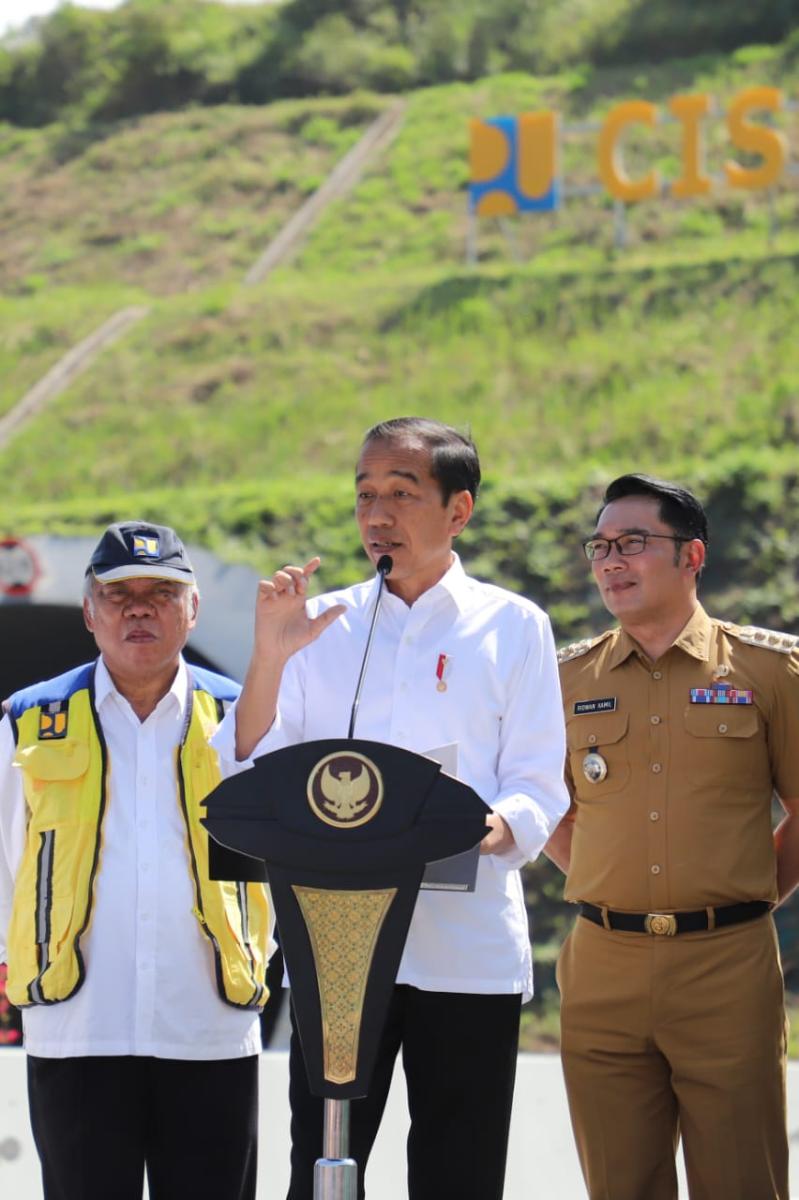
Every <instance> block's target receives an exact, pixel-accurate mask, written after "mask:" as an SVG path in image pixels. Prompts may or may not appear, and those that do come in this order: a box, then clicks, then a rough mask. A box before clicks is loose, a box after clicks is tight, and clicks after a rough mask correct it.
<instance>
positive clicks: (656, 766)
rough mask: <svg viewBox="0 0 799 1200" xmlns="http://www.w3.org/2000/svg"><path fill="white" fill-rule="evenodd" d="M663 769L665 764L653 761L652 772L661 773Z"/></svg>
mask: <svg viewBox="0 0 799 1200" xmlns="http://www.w3.org/2000/svg"><path fill="white" fill-rule="evenodd" d="M662 770H663V766H662V765H661V763H652V773H653V774H654V775H659V774H660V772H661V771H662Z"/></svg>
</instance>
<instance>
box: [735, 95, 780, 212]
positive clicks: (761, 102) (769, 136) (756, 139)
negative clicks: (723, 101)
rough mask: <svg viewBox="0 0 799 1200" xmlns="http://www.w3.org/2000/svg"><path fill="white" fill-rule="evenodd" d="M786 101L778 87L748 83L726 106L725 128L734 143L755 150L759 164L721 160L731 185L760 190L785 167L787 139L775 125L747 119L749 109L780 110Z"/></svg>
mask: <svg viewBox="0 0 799 1200" xmlns="http://www.w3.org/2000/svg"><path fill="white" fill-rule="evenodd" d="M784 104H785V96H784V94H783V92H782V91H781V90H780V88H775V87H751V88H747V89H746V91H744V92H740V93H739V94H738V95H737V96H736V97H735V99H734V100H733V102H732V104H731V105H730V107H729V109H728V110H727V128H728V130H729V132H730V138H731V139H732V142H733V145H735V146H737V147H738V149H739V150H746V151H747V152H748V153H749V154H758V155H759V156H760V158H761V159H762V162H761V163H760V165H759V166H756V167H742V166H740V165H739V164H738V163H737V162H727V163H725V164H724V174H725V175H726V176H727V182H728V183H729V185H730V187H736V188H746V189H747V190H749V191H759V190H760V189H761V188H768V187H772V186H773V185H774V184H775V183H776V182H777V180H778V179H779V177H780V175H782V172H783V171H784V170H785V163H786V162H787V159H788V143H787V140H786V138H785V135H784V134H782V133H780V132H779V130H777V129H767V128H765V127H764V126H763V125H755V124H753V122H751V121H749V120H747V117H748V115H749V114H750V113H751V112H757V111H765V112H769V113H776V112H779V111H780V109H781V108H782V107H783V106H784Z"/></svg>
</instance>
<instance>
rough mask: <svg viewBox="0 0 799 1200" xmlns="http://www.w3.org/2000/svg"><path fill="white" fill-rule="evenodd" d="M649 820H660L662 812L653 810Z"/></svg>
mask: <svg viewBox="0 0 799 1200" xmlns="http://www.w3.org/2000/svg"><path fill="white" fill-rule="evenodd" d="M649 820H650V821H659V820H660V813H659V812H654V811H653V812H651V813H650V814H649Z"/></svg>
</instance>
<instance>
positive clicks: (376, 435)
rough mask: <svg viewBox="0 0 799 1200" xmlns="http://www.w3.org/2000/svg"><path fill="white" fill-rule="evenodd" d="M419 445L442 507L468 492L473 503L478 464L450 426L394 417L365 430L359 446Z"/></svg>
mask: <svg viewBox="0 0 799 1200" xmlns="http://www.w3.org/2000/svg"><path fill="white" fill-rule="evenodd" d="M376 441H386V442H411V443H412V442H421V444H422V445H423V446H424V448H425V450H427V451H428V452H429V454H430V474H431V475H432V476H433V478H434V479H435V481H436V483H437V484H438V485H439V487H440V488H441V495H442V499H443V503H444V504H446V503H447V502H448V500H449V498H450V496H451V495H452V494H453V492H470V493H471V496H472V499H473V500H476V499H477V493H478V491H479V489H480V460H479V458H478V457H477V448H476V447H475V444H474V442H473V441H472V439H471V438H470V437H467V435H466V434H463V433H459V432H458V430H457V429H453V428H452V426H451V425H442V423H441V422H440V421H430V420H428V419H427V417H394V418H393V419H392V420H390V421H381V422H380V423H379V424H378V425H373V426H372V428H371V429H369V430H367V432H366V434H365V436H364V439H363V443H362V448H363V446H366V445H367V444H368V443H369V442H376Z"/></svg>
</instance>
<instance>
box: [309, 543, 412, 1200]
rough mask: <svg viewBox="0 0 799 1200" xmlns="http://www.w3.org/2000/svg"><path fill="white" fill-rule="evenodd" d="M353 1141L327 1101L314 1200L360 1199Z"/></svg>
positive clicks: (384, 561)
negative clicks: (351, 1151) (353, 1156)
mask: <svg viewBox="0 0 799 1200" xmlns="http://www.w3.org/2000/svg"><path fill="white" fill-rule="evenodd" d="M393 566H394V562H393V559H392V558H391V555H390V554H384V555H383V556H382V557H381V558H380V559H378V563H377V573H378V575H379V576H380V582H379V584H378V585H377V596H376V597H375V606H374V610H373V612H372V621H371V624H370V626H369V633H368V635H367V638H366V649H365V650H364V653H363V661H362V662H361V670H360V674H359V675H358V683H357V685H356V688H355V699H354V700H353V702H352V711H351V713H350V727H349V730H348V732H347V737H348V738H349V739H352V737H353V736H354V730H355V720H356V717H357V715H358V707H359V705H360V703H361V691H362V689H363V681H364V677H365V675H366V667H367V665H368V663H369V655H370V653H371V650H372V641H373V638H374V632H375V625H376V624H377V615H378V613H379V611H380V601H381V600H382V598H383V585H384V584H385V582H386V576H387V575H388V574H390V572H391V569H392V567H393ZM349 1142H350V1102H349V1100H331V1099H329V1098H327V1097H326V1098H325V1109H324V1128H323V1135H322V1156H323V1157H322V1158H318V1159H317V1160H316V1162H315V1163H314V1169H313V1200H357V1195H358V1164H357V1163H356V1161H355V1159H354V1158H350V1157H349V1148H350V1147H349Z"/></svg>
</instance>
